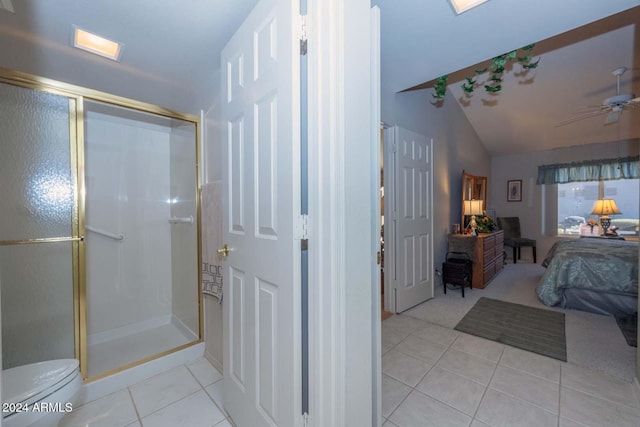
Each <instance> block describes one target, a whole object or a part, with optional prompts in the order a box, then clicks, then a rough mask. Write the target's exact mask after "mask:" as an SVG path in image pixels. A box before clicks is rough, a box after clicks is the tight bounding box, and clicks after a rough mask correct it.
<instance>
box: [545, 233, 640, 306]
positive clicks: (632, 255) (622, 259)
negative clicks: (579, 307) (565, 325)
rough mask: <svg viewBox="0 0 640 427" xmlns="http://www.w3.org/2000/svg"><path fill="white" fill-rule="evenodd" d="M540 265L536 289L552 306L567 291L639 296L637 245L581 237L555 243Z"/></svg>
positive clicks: (558, 301) (559, 300) (547, 303)
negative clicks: (541, 268)
mask: <svg viewBox="0 0 640 427" xmlns="http://www.w3.org/2000/svg"><path fill="white" fill-rule="evenodd" d="M542 266H543V267H546V268H547V271H545V273H544V275H543V276H542V279H540V282H539V283H538V286H537V287H536V293H537V294H538V297H539V298H540V300H541V301H542V302H543V303H544V304H546V305H548V306H554V305H557V304H559V303H560V302H561V301H562V295H563V290H564V289H567V288H580V289H588V290H591V291H596V292H608V293H614V294H623V295H638V243H637V242H628V241H624V240H609V239H593V238H580V239H568V240H560V241H558V242H556V243H555V244H554V245H553V246H552V247H551V249H550V250H549V253H548V254H547V256H546V258H545V259H544V261H543V262H542Z"/></svg>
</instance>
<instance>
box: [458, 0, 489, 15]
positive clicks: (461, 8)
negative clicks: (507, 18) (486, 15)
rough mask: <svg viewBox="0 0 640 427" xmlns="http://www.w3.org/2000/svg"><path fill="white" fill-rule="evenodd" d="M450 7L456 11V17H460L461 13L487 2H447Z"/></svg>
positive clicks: (471, 0)
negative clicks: (449, 3)
mask: <svg viewBox="0 0 640 427" xmlns="http://www.w3.org/2000/svg"><path fill="white" fill-rule="evenodd" d="M449 1H450V2H451V6H453V9H454V10H455V11H456V15H460V14H461V13H462V12H466V11H467V10H469V9H473V8H474V7H476V6H480V5H481V4H482V3H485V2H487V1H488V0H449Z"/></svg>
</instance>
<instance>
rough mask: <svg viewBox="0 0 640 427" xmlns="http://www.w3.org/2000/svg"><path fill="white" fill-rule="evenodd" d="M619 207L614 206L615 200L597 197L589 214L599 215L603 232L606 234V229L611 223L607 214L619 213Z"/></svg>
mask: <svg viewBox="0 0 640 427" xmlns="http://www.w3.org/2000/svg"><path fill="white" fill-rule="evenodd" d="M621 213H622V212H620V209H618V206H616V202H615V200H613V199H598V200H596V202H595V203H594V205H593V210H592V211H591V215H598V216H599V217H600V224H602V230H603V234H607V229H608V228H609V226H610V225H611V218H610V217H609V215H620V214H621Z"/></svg>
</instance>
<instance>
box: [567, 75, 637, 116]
mask: <svg viewBox="0 0 640 427" xmlns="http://www.w3.org/2000/svg"><path fill="white" fill-rule="evenodd" d="M626 71H627V67H618V68H616V69H615V70H613V71H612V72H611V74H613V75H614V76H615V78H616V94H615V95H614V96H610V97H609V98H607V99H605V100H604V101H602V105H600V106H598V107H597V108H598V109H597V110H595V111H590V112H587V113H584V114H581V115H579V116H576V117H571V118H569V119H566V120H563V121H561V122H560V123H558V124H557V125H556V126H563V125H566V124H569V123H573V122H576V121H579V120H583V119H587V118H589V117H595V116H599V115H601V114H605V113H608V114H607V117H606V118H605V120H604V124H605V125H610V124H613V123H617V122H618V120H620V116H621V115H622V112H623V111H624V110H625V109H631V108H638V107H640V97H638V98H636V95H635V94H633V93H620V77H621V76H622V75H623V74H624V73H625V72H626Z"/></svg>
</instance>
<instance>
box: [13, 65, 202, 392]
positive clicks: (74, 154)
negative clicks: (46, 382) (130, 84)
mask: <svg viewBox="0 0 640 427" xmlns="http://www.w3.org/2000/svg"><path fill="white" fill-rule="evenodd" d="M0 82H2V83H7V84H10V85H14V86H20V87H24V88H27V89H33V90H39V91H43V92H47V93H51V94H54V95H59V96H63V97H66V98H68V100H69V141H70V156H71V159H70V160H71V161H70V164H71V177H72V185H73V189H74V192H73V198H74V205H73V210H72V218H71V230H72V236H69V237H67V236H63V237H52V238H44V239H28V240H14V241H0V246H11V245H22V244H42V243H53V242H65V241H69V242H72V271H73V306H74V316H73V317H74V337H75V349H74V352H75V357H76V358H77V359H78V360H80V372H81V374H82V377H83V379H84V380H85V382H90V381H94V380H97V379H100V378H104V377H107V376H110V375H113V374H115V373H117V372H120V371H123V370H125V369H129V368H132V367H134V366H137V365H140V364H143V363H146V362H148V361H150V360H154V359H157V358H160V357H163V356H165V355H167V354H170V353H174V352H176V351H180V350H182V349H185V348H187V347H190V346H192V345H195V344H198V343H200V342H202V341H203V339H204V338H203V337H204V324H203V317H204V316H203V300H202V288H201V286H200V284H201V283H202V271H201V270H202V268H201V266H202V248H201V240H202V239H201V214H200V191H199V188H200V187H201V182H200V126H201V124H200V118H199V117H198V116H196V115H193V114H187V113H180V112H177V111H173V110H170V109H166V108H163V107H159V106H157V105H153V104H148V103H145V102H140V101H135V100H132V99H128V98H124V97H120V96H116V95H111V94H108V93H105V92H100V91H96V90H93V89H87V88H83V87H80V86H75V85H70V84H67V83H63V82H58V81H55V80H51V79H47V78H44V77H39V76H34V75H31V74H27V73H23V72H20V71H15V70H11V69H7V68H2V67H0ZM85 99H88V100H92V101H98V102H103V103H106V104H111V105H114V106H118V107H123V108H129V109H132V110H137V111H142V112H145V113H151V114H156V115H160V116H164V117H168V118H172V119H178V120H182V121H185V122H190V123H193V124H194V126H195V136H196V138H195V141H194V143H195V145H196V147H195V149H196V164H195V173H196V177H195V178H196V195H197V197H196V216H197V221H196V223H197V236H198V242H197V252H198V265H197V267H198V284H197V286H198V329H199V330H198V334H199V337H198V340H196V341H193V342H190V343H187V344H184V345H181V346H179V347H175V348H172V349H170V350H167V351H164V352H161V353H158V354H156V355H153V356H150V357H146V358H144V359H141V360H138V361H136V362H132V363H128V364H126V365H123V366H120V367H118V368H116V369H114V370H111V371H108V372H104V373H102V374H100V375H97V376H94V377H91V378H88V376H87V372H88V367H87V359H88V358H87V299H86V298H87V276H86V259H85V241H84V235H85V232H86V230H85V181H84V172H85V161H84V146H85V141H84V100H85Z"/></svg>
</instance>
